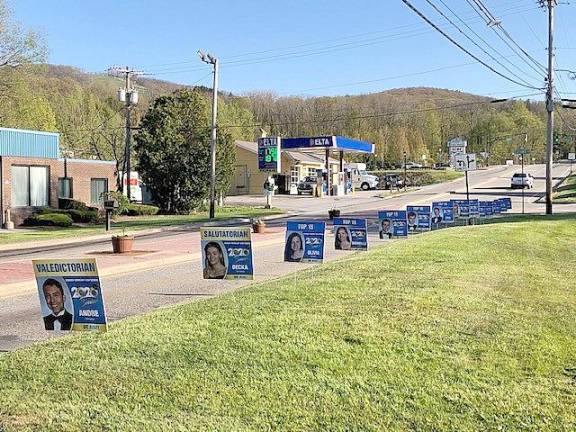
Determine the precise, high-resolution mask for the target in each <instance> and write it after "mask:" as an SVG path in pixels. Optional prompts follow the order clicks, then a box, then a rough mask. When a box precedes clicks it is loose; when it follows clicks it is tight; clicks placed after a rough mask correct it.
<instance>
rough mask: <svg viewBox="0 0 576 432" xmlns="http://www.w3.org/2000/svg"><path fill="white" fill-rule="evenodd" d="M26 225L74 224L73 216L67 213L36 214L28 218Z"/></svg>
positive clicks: (61, 225) (25, 221)
mask: <svg viewBox="0 0 576 432" xmlns="http://www.w3.org/2000/svg"><path fill="white" fill-rule="evenodd" d="M24 225H27V226H59V227H69V226H71V225H72V218H71V217H70V216H69V215H67V214H65V213H45V214H36V215H32V216H30V217H28V218H26V219H25V220H24Z"/></svg>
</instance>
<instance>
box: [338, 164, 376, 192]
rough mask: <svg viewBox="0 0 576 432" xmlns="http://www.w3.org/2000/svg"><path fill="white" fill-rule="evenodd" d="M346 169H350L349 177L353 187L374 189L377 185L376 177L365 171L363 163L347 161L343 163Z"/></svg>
mask: <svg viewBox="0 0 576 432" xmlns="http://www.w3.org/2000/svg"><path fill="white" fill-rule="evenodd" d="M344 169H345V170H346V171H350V178H351V179H352V185H353V186H354V188H360V189H362V190H370V189H376V187H377V186H378V177H376V176H374V175H371V174H368V173H367V172H366V164H365V163H348V164H346V165H344Z"/></svg>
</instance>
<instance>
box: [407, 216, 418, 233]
mask: <svg viewBox="0 0 576 432" xmlns="http://www.w3.org/2000/svg"><path fill="white" fill-rule="evenodd" d="M416 228H418V220H417V217H416V213H414V212H413V211H411V212H408V231H416Z"/></svg>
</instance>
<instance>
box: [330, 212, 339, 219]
mask: <svg viewBox="0 0 576 432" xmlns="http://www.w3.org/2000/svg"><path fill="white" fill-rule="evenodd" d="M328 217H329V218H330V220H332V219H334V218H335V217H340V210H328Z"/></svg>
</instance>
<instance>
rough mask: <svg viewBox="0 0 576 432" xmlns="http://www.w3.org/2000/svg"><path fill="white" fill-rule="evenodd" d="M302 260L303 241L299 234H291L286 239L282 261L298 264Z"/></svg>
mask: <svg viewBox="0 0 576 432" xmlns="http://www.w3.org/2000/svg"><path fill="white" fill-rule="evenodd" d="M302 258H304V239H303V238H302V236H301V235H300V233H297V232H293V233H291V234H290V235H289V236H288V238H287V239H286V245H285V247H284V261H289V262H299V261H302Z"/></svg>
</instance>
